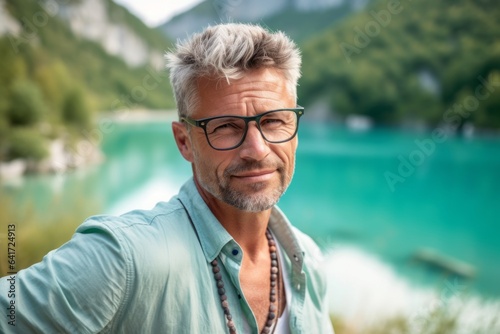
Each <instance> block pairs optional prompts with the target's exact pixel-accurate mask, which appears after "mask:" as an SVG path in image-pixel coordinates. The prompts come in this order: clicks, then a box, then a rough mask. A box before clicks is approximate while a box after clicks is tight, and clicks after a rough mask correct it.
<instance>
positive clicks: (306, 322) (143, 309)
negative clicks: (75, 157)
mask: <svg viewBox="0 0 500 334" xmlns="http://www.w3.org/2000/svg"><path fill="white" fill-rule="evenodd" d="M269 228H270V229H271V231H272V233H273V234H274V235H275V237H276V240H277V242H278V243H279V247H280V250H281V252H282V254H283V257H284V259H285V263H284V265H285V266H286V270H285V272H286V273H287V274H288V275H289V276H288V281H289V282H290V285H291V292H292V293H291V296H287V302H288V303H289V309H290V316H289V320H290V331H291V333H311V334H323V333H324V334H329V333H333V329H332V327H331V322H330V317H329V312H328V307H327V305H326V302H325V298H326V277H325V275H324V273H323V271H322V268H321V266H322V260H321V259H322V257H321V253H320V251H319V249H318V247H317V246H316V245H315V243H314V242H313V241H312V240H311V239H310V238H309V237H307V236H306V235H304V234H303V233H301V232H300V231H298V230H297V229H296V228H294V227H293V226H291V225H290V223H289V222H288V220H287V219H286V217H285V216H284V215H283V213H282V212H281V211H280V210H279V209H278V208H276V207H275V208H273V209H272V213H271V218H270V221H269ZM197 235H198V236H197ZM216 257H220V260H221V262H222V265H220V267H221V273H222V279H223V281H224V282H225V283H226V295H227V297H228V302H229V307H230V309H231V314H232V315H233V319H234V322H235V325H236V328H237V331H238V333H258V328H257V322H256V319H255V317H254V315H253V313H252V311H251V309H250V307H249V304H248V302H247V301H246V299H245V297H244V295H243V293H242V289H241V284H240V281H239V273H240V269H241V263H242V257H243V253H242V250H241V248H240V247H239V246H238V244H237V243H236V242H235V241H234V239H233V238H232V237H231V235H229V234H228V233H227V231H226V230H225V229H224V228H223V227H222V225H221V224H220V223H219V222H218V221H217V219H216V218H215V216H214V215H213V214H212V212H211V211H210V209H209V208H208V207H207V205H206V204H205V202H204V201H203V199H202V198H201V196H200V195H199V193H198V191H197V189H196V186H195V184H194V181H193V180H192V179H191V180H189V181H188V182H187V183H186V184H185V185H184V186H183V187H182V188H181V190H180V192H179V194H178V195H177V196H175V197H173V198H172V199H171V200H170V201H169V202H161V203H159V204H157V205H156V207H155V208H154V209H153V210H149V211H132V212H129V213H127V214H124V215H122V216H120V217H114V216H95V217H91V218H89V219H88V220H86V221H85V222H84V223H83V224H82V225H81V226H80V227H79V228H78V229H77V230H76V233H75V234H74V236H73V237H72V238H71V240H70V241H69V242H67V243H66V244H64V245H63V246H61V247H60V248H58V249H56V250H54V251H51V252H50V253H49V254H47V255H46V256H45V257H44V258H43V260H42V262H40V263H37V264H35V265H33V266H31V267H30V268H28V269H25V270H21V271H19V272H18V274H17V275H14V276H10V277H9V276H7V277H4V278H2V279H1V280H0V305H1V309H2V310H3V311H2V315H5V314H7V316H3V317H2V318H3V319H2V320H1V321H0V329H1V330H0V332H1V333H44V334H47V333H72V334H73V333H134V334H135V333H155V334H156V333H175V334H178V333H186V334H198V333H199V334H206V333H208V334H212V333H213V334H216V333H228V329H227V327H226V320H225V316H224V314H223V310H222V307H221V303H220V300H219V296H218V293H217V288H216V284H215V279H214V276H213V273H212V268H211V265H210V262H211V261H212V260H213V259H215V258H216ZM12 284H14V287H15V297H14V298H11V297H9V296H8V295H9V294H8V292H9V289H11V288H12ZM12 301H14V306H15V312H14V315H15V327H14V326H12V325H11V324H12V322H11V323H10V324H9V321H11V320H9V317H8V315H9V312H10V311H9V310H8V308H9V307H10V305H11V304H12ZM11 313H12V312H11Z"/></svg>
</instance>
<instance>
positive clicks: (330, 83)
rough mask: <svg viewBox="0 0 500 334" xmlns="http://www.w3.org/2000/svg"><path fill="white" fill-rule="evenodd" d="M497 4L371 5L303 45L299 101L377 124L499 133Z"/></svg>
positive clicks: (427, 0) (468, 0)
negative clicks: (320, 102) (322, 104)
mask: <svg viewBox="0 0 500 334" xmlns="http://www.w3.org/2000/svg"><path fill="white" fill-rule="evenodd" d="M499 18H500V6H498V3H497V2H495V1H481V0H476V1H473V0H454V1H452V0H449V1H431V0H419V1H410V0H408V1H377V2H376V3H374V5H373V6H372V7H371V8H368V9H367V10H365V11H363V12H360V13H357V14H356V15H354V16H351V17H349V18H348V19H346V20H343V21H341V22H339V23H338V24H336V25H335V26H333V27H331V28H330V29H328V30H327V31H324V32H323V33H321V34H319V35H318V36H315V37H314V38H312V39H310V40H309V41H308V42H306V43H304V45H303V48H302V49H303V63H304V65H303V79H302V80H301V83H300V90H299V93H300V100H301V103H302V104H303V105H309V104H311V103H313V102H315V101H317V100H319V99H321V100H323V101H326V103H327V104H328V105H329V107H330V109H331V110H332V111H333V112H335V113H336V114H337V115H340V116H346V115H348V114H352V113H354V114H360V115H366V116H369V117H371V118H372V119H373V120H374V121H375V123H376V124H383V125H393V126H394V125H395V126H400V125H402V124H408V123H410V124H411V123H417V122H420V123H423V124H424V125H426V126H428V127H430V126H436V125H438V124H443V125H447V126H448V127H449V128H450V129H452V130H457V129H459V128H460V127H462V126H463V124H464V123H466V122H468V123H470V124H473V125H474V126H476V127H477V128H483V129H498V128H500V20H499Z"/></svg>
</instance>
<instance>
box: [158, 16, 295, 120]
mask: <svg viewBox="0 0 500 334" xmlns="http://www.w3.org/2000/svg"><path fill="white" fill-rule="evenodd" d="M165 57H166V59H167V68H168V69H170V82H171V84H172V87H173V90H174V95H175V100H176V102H177V108H178V113H179V115H189V114H191V113H192V110H193V109H194V108H196V105H197V103H198V95H197V91H196V81H197V79H198V78H200V77H212V78H215V79H226V80H227V81H228V83H229V80H236V79H239V78H241V77H243V75H244V74H245V72H248V71H251V70H257V69H260V68H274V69H277V70H279V71H280V72H281V73H282V74H283V75H284V78H285V80H286V84H287V86H288V88H289V90H290V93H291V94H292V96H293V97H294V98H295V99H296V98H297V82H298V80H299V78H300V64H301V57H300V52H299V49H298V48H297V46H296V45H295V43H294V42H293V41H292V40H290V38H288V37H287V36H286V35H285V34H284V33H282V32H275V33H271V32H269V31H267V30H265V29H263V28H262V27H260V26H257V25H250V24H236V23H230V24H220V25H215V26H211V27H208V28H207V29H205V30H204V31H203V32H201V33H198V34H194V35H193V36H192V37H191V38H190V39H187V40H184V41H178V42H177V45H176V48H175V50H173V51H171V52H168V53H167V54H166V56H165Z"/></svg>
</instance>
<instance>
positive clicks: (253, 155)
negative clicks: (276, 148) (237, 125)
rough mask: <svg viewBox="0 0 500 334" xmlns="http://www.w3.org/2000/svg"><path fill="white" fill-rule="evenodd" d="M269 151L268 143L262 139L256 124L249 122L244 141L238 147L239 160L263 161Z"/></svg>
mask: <svg viewBox="0 0 500 334" xmlns="http://www.w3.org/2000/svg"><path fill="white" fill-rule="evenodd" d="M270 151H271V149H270V148H269V144H268V142H267V141H266V140H265V139H264V138H263V137H262V134H261V133H260V131H259V129H258V128H257V124H256V123H255V122H250V123H249V124H248V131H247V135H246V137H245V140H244V141H243V143H242V144H241V146H240V158H242V159H245V160H256V161H260V160H262V159H264V158H265V157H266V156H267V155H268V154H269V152H270Z"/></svg>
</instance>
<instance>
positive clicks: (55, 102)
mask: <svg viewBox="0 0 500 334" xmlns="http://www.w3.org/2000/svg"><path fill="white" fill-rule="evenodd" d="M72 1H75V0H72ZM106 1H107V3H108V10H109V12H110V13H109V16H110V17H111V18H112V19H114V20H121V21H122V22H125V23H126V24H127V25H128V26H129V27H132V29H133V30H134V31H135V32H136V33H138V34H140V36H141V38H143V39H144V40H145V41H146V42H147V43H148V45H149V46H150V47H152V48H156V49H158V50H160V51H163V50H166V48H167V47H168V46H169V45H170V42H169V41H168V40H167V39H166V38H165V37H164V36H163V35H162V34H161V33H159V32H158V31H156V30H153V29H150V28H148V27H146V26H145V25H144V24H143V23H142V22H141V21H140V20H139V19H137V18H136V17H135V16H133V15H131V14H130V13H129V12H128V11H126V10H125V9H124V8H122V7H120V6H117V5H115V4H114V3H113V2H112V1H111V0H106ZM68 2H70V1H65V3H68ZM6 7H7V10H8V11H9V12H10V13H11V14H12V16H13V17H15V18H17V19H18V20H19V22H20V23H22V24H23V31H22V33H21V34H20V35H19V36H13V35H5V36H3V37H0V54H1V57H2V61H1V62H0V87H1V90H0V161H9V160H13V159H16V158H29V159H33V160H40V159H43V158H44V157H45V156H47V154H48V152H47V143H48V141H50V140H51V139H54V138H62V137H64V138H67V139H68V140H67V142H68V143H69V144H71V143H74V141H75V140H77V139H78V138H79V137H81V134H82V131H84V130H86V129H89V128H90V127H91V126H92V125H93V122H94V119H95V116H96V114H97V113H99V112H100V111H110V110H113V109H134V108H139V107H144V108H149V109H165V108H173V107H174V102H173V96H172V92H171V89H170V84H169V82H168V77H167V75H166V73H162V72H158V71H155V70H153V69H152V68H150V67H149V66H143V67H137V68H131V67H129V66H127V65H126V63H125V62H124V61H123V60H121V59H120V58H118V57H115V56H111V55H109V54H108V53H106V51H105V50H104V49H103V48H102V47H101V46H100V45H99V44H97V43H95V42H92V41H89V40H86V39H83V38H80V37H78V36H75V35H74V34H73V33H72V31H71V30H70V28H69V27H68V25H67V23H65V22H63V21H62V20H61V19H60V18H59V17H58V16H55V15H54V16H53V15H50V12H49V13H47V12H46V10H45V9H44V8H42V7H41V5H40V3H39V2H38V1H35V0H26V1H16V0H8V1H7V6H6ZM145 78H150V79H149V81H148V82H147V84H148V85H149V86H148V87H154V89H153V88H151V89H148V90H147V91H146V93H147V96H144V95H145V94H142V95H140V94H139V93H137V94H136V96H132V95H133V93H134V88H135V87H141V85H144V84H145V83H144V80H145ZM141 92H142V93H143V92H144V90H142V91H141Z"/></svg>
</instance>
